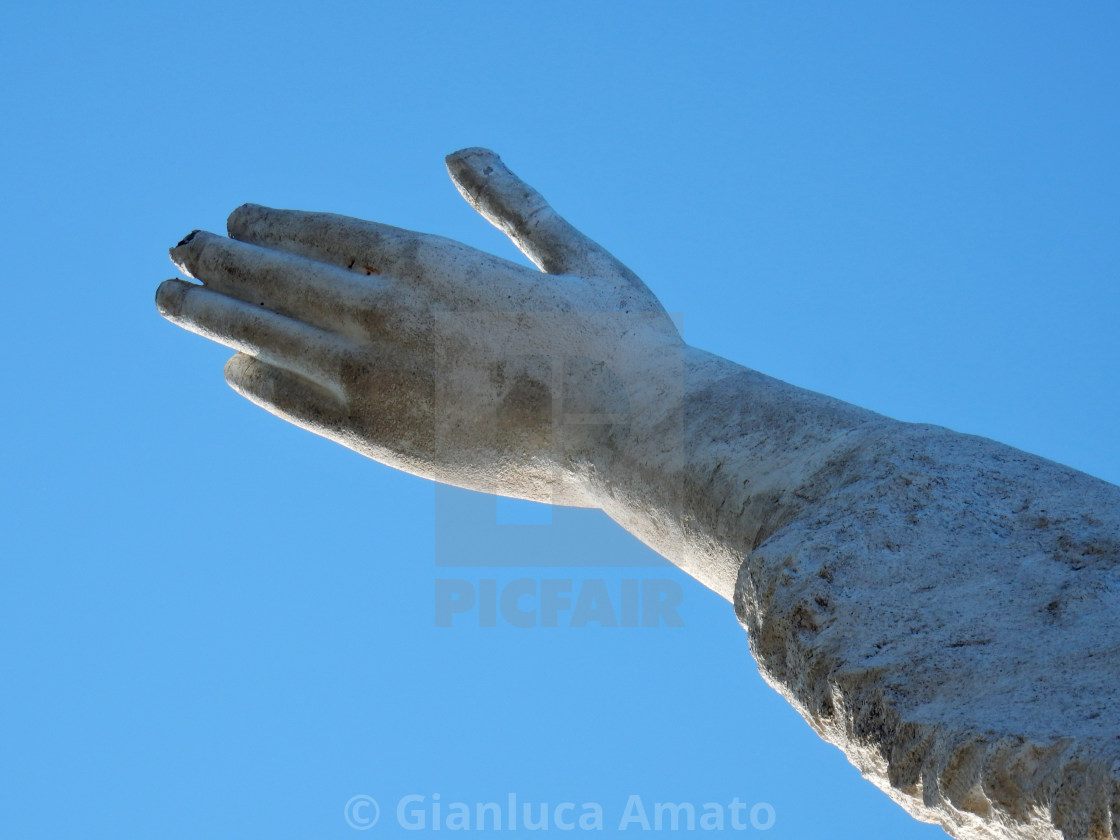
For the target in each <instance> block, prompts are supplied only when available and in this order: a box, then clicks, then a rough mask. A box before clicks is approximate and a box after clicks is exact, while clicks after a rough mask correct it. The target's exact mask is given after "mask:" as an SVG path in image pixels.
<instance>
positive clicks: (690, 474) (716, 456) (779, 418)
mask: <svg viewBox="0 0 1120 840" xmlns="http://www.w3.org/2000/svg"><path fill="white" fill-rule="evenodd" d="M662 375H663V376H665V377H675V378H676V379H677V381H675V382H674V383H672V384H670V385H662V386H661V387H660V388H652V389H651V388H650V387H649V386H648V385H647V386H645V391H647V392H648V391H651V390H652V391H653V392H654V393H655V394H656V396H654V397H647V400H646V402H647V404H645V405H636V406H632V412H633V413H634V414H636V415H637V414H640V413H642V412H645V413H648V415H649V416H651V417H653V418H656V419H654V420H652V421H647V422H645V423H641V422H639V421H635V422H634V424H633V426H632V429H631V435H630V437H629V438H627V439H626V443H625V444H624V445H622V446H620V447H618V449H619V451H618V452H616V453H615V454H614V455H613V456H612V457H610V458H609V459H608V462H609V463H610V464H611V467H610V468H609V469H608V470H607V471H606V475H605V476H604V478H605V480H602V481H599V482H597V486H596V491H597V492H596V495H597V499H596V501H597V503H598V504H599V505H600V506H601V507H602V508H603V510H604V511H605V512H606V513H607V514H608V515H609V516H611V518H612V519H614V520H615V521H616V522H618V523H619V524H620V525H622V527H624V528H626V529H627V530H628V531H630V532H631V533H633V534H634V535H635V536H637V537H638V538H639V539H641V540H642V541H643V542H645V543H646V544H647V545H649V546H650V547H652V548H653V549H655V550H656V551H658V552H659V553H661V554H662V555H663V556H665V557H667V558H668V559H669V560H671V561H672V562H674V563H675V564H676V565H678V566H680V567H681V568H682V569H683V570H685V571H686V572H688V573H689V574H690V575H692V576H693V577H695V578H697V579H698V580H700V581H701V582H702V583H704V584H705V585H706V586H708V587H709V588H711V589H712V590H714V591H716V592H718V593H719V594H720V595H723V596H724V597H725V598H726V599H727V600H729V601H730V600H732V598H733V591H734V586H735V578H736V575H737V573H738V570H739V566H740V564H741V563H742V561H743V559H744V558H745V557H746V556H747V555H748V554H749V553H750V551H751V550H752V549H754V548H756V547H757V546H758V545H759V544H760V543H762V542H763V540H765V539H766V538H767V537H768V536H769V535H770V534H772V533H773V532H774V531H775V530H777V529H778V528H779V527H781V526H782V525H783V524H786V523H788V522H790V521H791V520H792V519H793V518H795V517H796V516H797V515H798V514H799V513H800V512H802V511H805V510H807V509H808V508H809V506H810V503H811V501H812V499H813V497H814V496H815V495H819V494H820V493H821V492H822V490H823V487H822V484H821V481H822V479H821V474H822V471H827V470H828V468H829V466H830V464H833V465H834V464H836V463H839V462H843V461H845V460H846V458H847V457H848V456H849V455H850V453H851V452H853V451H854V450H855V449H856V448H858V447H860V446H861V445H862V441H863V439H864V438H865V437H866V434H861V430H862V431H863V432H865V433H866V432H869V430H870V427H872V426H874V427H875V428H876V429H877V430H878V433H882V434H887V433H889V431H888V430H889V428H891V427H900V426H902V425H903V424H900V423H897V422H896V421H892V420H889V419H888V418H885V417H883V416H881V415H878V414H875V413H874V412H871V411H867V410H865V409H861V408H858V407H856V406H853V405H850V404H848V403H845V402H842V401H840V400H836V399H832V398H830V397H826V396H823V395H821V394H816V393H813V392H811V391H806V390H804V389H801V388H797V387H795V386H792V385H789V384H787V383H785V382H782V381H780V380H777V379H773V378H771V377H768V376H765V375H764V374H761V373H758V372H757V371H753V370H750V369H749V368H745V367H743V366H741V365H738V364H736V363H734V362H731V361H729V360H727V359H723V358H720V357H718V356H715V355H713V354H710V353H706V352H704V351H701V350H697V349H695V348H689V347H686V348H684V349H683V351H682V352H681V355H680V360H679V364H678V365H677V366H676V369H675V370H673V371H672V372H666V373H664V374H662ZM666 395H671V396H669V397H668V399H665V396H666Z"/></svg>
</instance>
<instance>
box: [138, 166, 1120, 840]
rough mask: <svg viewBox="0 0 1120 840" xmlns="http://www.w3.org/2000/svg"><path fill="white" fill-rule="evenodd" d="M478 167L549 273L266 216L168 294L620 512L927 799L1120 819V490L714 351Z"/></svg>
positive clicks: (375, 229)
mask: <svg viewBox="0 0 1120 840" xmlns="http://www.w3.org/2000/svg"><path fill="white" fill-rule="evenodd" d="M447 162H448V170H449V172H450V173H451V176H452V179H453V181H454V182H455V184H456V186H457V187H458V189H459V191H460V192H461V193H462V194H463V196H464V197H465V198H466V199H467V200H468V201H469V202H470V203H471V204H472V205H473V206H474V207H475V208H476V209H477V210H478V211H479V212H480V213H481V214H482V215H483V216H485V217H486V218H487V219H488V220H489V221H491V222H492V223H493V224H494V225H495V226H497V227H498V228H499V229H501V230H502V231H504V232H505V233H506V234H507V235H508V236H509V237H510V238H511V239H512V240H513V242H514V243H515V244H516V245H517V246H518V248H520V249H521V251H522V252H523V253H524V254H525V255H526V256H527V257H528V258H529V259H530V260H532V261H533V262H534V263H535V264H536V265H537V266H538V268H540V269H541V271H539V272H534V271H532V270H530V269H527V268H525V267H523V266H520V265H517V264H514V263H511V262H508V261H506V260H503V259H500V258H498V257H495V256H492V255H490V254H486V253H483V252H480V251H477V250H475V249H473V248H469V247H467V246H464V245H462V244H460V243H457V242H454V241H451V240H448V239H444V238H442V237H437V236H431V235H428V234H420V233H415V232H411V231H406V230H401V229H399V228H394V227H390V226H388V225H382V224H376V223H372V222H364V221H359V220H355V219H350V218H345V217H341V216H335V215H330V214H324V213H306V212H297V211H287V210H273V209H268V208H264V207H259V206H255V205H245V206H243V207H241V208H238V209H237V210H236V211H234V213H233V214H232V215H231V216H230V218H229V223H228V228H229V231H228V232H229V237H228V238H227V237H221V236H216V235H214V234H209V233H204V232H198V231H196V232H195V233H192V234H191V235H190V236H188V237H187V238H186V239H184V240H183V241H182V242H181V243H180V244H179V245H178V246H176V247H175V248H173V249H172V251H171V254H172V258H173V260H174V262H175V263H176V265H177V266H179V268H180V269H181V270H182V271H183V273H184V274H186V275H187V276H188V277H191V278H196V279H197V280H199V281H201V285H197V284H192V283H188V282H185V281H182V280H168V281H166V282H165V283H163V284H162V285H161V286H160V288H159V291H158V292H157V296H156V301H157V305H158V307H159V310H160V312H161V313H162V314H163V315H164V316H165V317H166V318H168V319H169V320H171V321H173V322H174V323H176V324H178V325H180V326H182V327H184V328H186V329H188V330H191V331H193V332H196V333H199V334H201V335H203V336H205V337H207V338H210V339H212V340H215V341H218V342H221V343H222V344H225V345H227V346H229V347H230V348H232V349H234V350H235V351H237V353H236V355H235V356H233V358H231V359H230V361H229V362H228V364H227V365H226V370H225V373H226V379H227V381H228V382H229V383H230V384H231V385H232V386H233V388H234V389H236V390H237V391H238V392H239V393H241V394H243V395H244V396H246V397H248V398H249V399H250V400H252V401H254V402H256V403H257V404H259V405H261V406H263V407H264V408H266V409H267V410H269V411H271V412H273V413H274V414H277V415H279V416H280V417H283V418H284V419H287V420H289V421H290V422H293V423H295V424H296V425H299V426H301V427H303V428H306V429H308V430H310V431H313V432H315V433H316V434H320V435H323V436H325V437H327V438H330V439H332V440H335V441H337V442H339V443H342V444H343V445H345V446H348V447H350V448H352V449H355V450H357V451H358V452H361V453H362V454H364V455H367V456H369V457H371V458H373V459H374V460H377V461H380V462H382V463H385V464H389V465H391V466H394V467H397V468H399V469H403V470H406V471H408V472H410V473H413V474H416V475H420V476H424V477H428V478H432V479H434V480H437V481H442V482H446V483H449V484H454V485H457V486H461V487H466V488H470V489H474V490H481V491H485V492H492V493H498V494H502V495H509V496H515V497H518V498H523V499H530V500H534V501H542V502H553V503H556V504H562V505H577V506H584V507H597V508H600V509H602V510H604V511H605V512H606V513H607V514H608V515H609V516H611V518H613V519H614V520H615V521H616V522H618V523H619V524H620V525H622V527H624V528H626V529H627V530H628V531H630V532H631V533H633V534H634V535H635V536H637V537H638V538H639V539H641V540H642V541H643V542H645V543H646V544H647V545H649V546H651V547H652V548H653V549H655V550H656V551H658V552H659V553H661V554H662V555H664V556H665V557H667V558H668V559H669V560H671V561H672V562H674V563H675V564H677V565H678V566H680V567H681V568H682V569H683V570H685V571H686V572H688V573H689V574H690V575H692V576H693V577H695V578H697V579H698V580H700V581H701V582H702V583H704V584H705V585H707V586H708V587H710V588H711V589H713V590H714V591H716V592H718V593H719V594H721V595H722V596H723V597H725V598H726V599H727V600H728V601H731V602H733V603H734V605H735V609H736V613H737V615H738V617H739V619H740V621H741V622H742V623H743V624H744V626H745V627H746V628H747V630H748V635H749V639H750V644H751V649H752V651H753V653H754V655H755V659H756V661H757V662H758V665H759V668H760V670H761V672H762V674H763V676H764V677H765V678H766V679H767V680H768V681H769V682H770V683H771V684H772V685H773V686H774V687H775V688H776V689H777V690H779V691H780V692H781V693H782V694H783V695H784V696H785V697H786V698H787V699H788V700H789V701H790V702H791V703H792V704H793V705H794V706H795V707H796V708H797V709H798V711H799V712H800V713H801V714H802V715H803V716H804V717H805V718H806V720H807V721H808V722H809V723H810V725H812V726H813V727H814V728H815V729H816V730H817V731H818V732H819V733H820V734H821V735H822V737H824V738H826V739H828V740H829V741H831V742H832V743H835V744H836V745H838V746H839V747H840V748H841V749H843V750H844V751H845V752H846V754H847V755H848V757H849V759H850V760H851V761H852V762H853V763H854V764H856V766H857V767H859V768H860V770H861V771H862V772H863V773H864V774H865V775H866V776H868V777H869V778H870V779H871V780H872V781H873V782H875V783H876V784H877V785H879V786H880V787H881V788H882V789H883V790H884V791H886V792H887V793H888V794H889V795H890V796H892V798H894V799H895V800H896V801H898V802H899V803H900V804H902V805H903V806H904V807H905V808H907V809H908V810H909V811H910V812H911V813H912V814H914V815H915V816H916V817H918V818H919V819H923V820H927V821H931V822H939V823H940V824H942V825H943V826H944V827H945V828H946V829H947V830H949V831H950V832H951V833H953V834H956V835H957V836H960V837H1051V836H1065V837H1067V838H1082V837H1086V838H1087V837H1109V836H1111V837H1120V817H1118V815H1120V782H1118V777H1120V715H1118V711H1117V710H1118V709H1120V609H1118V607H1117V604H1118V603H1120V488H1116V487H1114V486H1112V485H1110V484H1107V483H1105V482H1102V481H1099V480H1097V479H1094V478H1092V477H1090V476H1087V475H1084V474H1082V473H1078V472H1076V471H1074V470H1071V469H1068V468H1066V467H1062V466H1060V465H1057V464H1054V463H1052V462H1049V461H1045V460H1044V459H1041V458H1037V457H1035V456H1031V455H1027V454H1025V453H1022V452H1018V451H1016V450H1014V449H1011V448H1009V447H1005V446H1002V445H1000V444H997V443H993V442H991V441H987V440H984V439H981V438H975V437H970V436H966V435H959V434H955V433H953V432H949V431H947V430H944V429H939V428H936V427H930V426H920V425H912V424H904V423H900V422H897V421H894V420H890V419H888V418H885V417H882V416H880V415H877V414H875V413H873V412H870V411H866V410H864V409H861V408H857V407H855V406H851V405H848V404H846V403H843V402H840V401H838V400H834V399H831V398H828V397H824V396H821V395H819V394H814V393H811V392H808V391H805V390H802V389H799V388H795V387H793V386H791V385H788V384H786V383H783V382H780V381H777V380H774V379H771V378H769V377H766V376H764V375H762V374H759V373H757V372H754V371H751V370H749V369H747V368H744V367H742V366H740V365H737V364H735V363H733V362H730V361H728V360H726V359H722V358H719V357H716V356H713V355H711V354H708V353H705V352H703V351H701V350H698V349H696V348H693V347H690V346H688V345H686V344H685V343H684V342H683V341H682V339H681V338H680V335H679V334H678V332H677V330H676V328H675V326H674V325H673V322H672V320H671V319H670V318H669V316H668V315H667V314H666V313H665V311H664V310H663V308H662V307H661V305H660V303H658V301H657V299H656V298H655V297H654V296H653V294H652V293H651V292H650V291H649V289H647V288H646V286H645V285H644V284H643V283H642V282H641V280H639V279H638V278H637V277H636V276H635V275H634V274H633V273H632V272H631V271H629V269H627V268H626V267H625V266H623V265H622V264H621V263H619V262H618V261H617V260H616V259H615V258H614V257H612V256H611V255H610V254H609V253H608V252H606V251H605V250H604V249H603V248H601V247H600V246H598V245H597V244H595V243H594V242H592V241H591V240H590V239H588V238H587V237H585V236H583V235H582V234H580V233H579V232H578V231H576V230H575V229H574V228H573V227H572V226H571V225H569V224H568V223H567V222H566V221H564V220H563V219H562V218H561V217H560V216H558V215H557V214H556V213H555V211H553V210H552V208H550V207H549V206H548V204H547V203H545V201H544V200H543V199H542V198H541V196H540V195H539V194H538V193H536V192H535V191H534V190H533V189H532V188H530V187H528V186H527V185H526V184H524V183H523V182H522V181H520V180H519V179H518V178H517V177H516V176H514V175H513V174H512V173H511V172H510V171H509V170H508V169H507V168H506V167H505V166H504V165H503V164H502V162H501V161H500V160H499V159H498V157H497V156H496V155H494V154H493V153H492V152H488V151H486V150H482V149H466V150H463V151H461V152H457V153H455V154H453V155H451V156H450V157H449V158H448V161H447ZM1055 832H1058V834H1055Z"/></svg>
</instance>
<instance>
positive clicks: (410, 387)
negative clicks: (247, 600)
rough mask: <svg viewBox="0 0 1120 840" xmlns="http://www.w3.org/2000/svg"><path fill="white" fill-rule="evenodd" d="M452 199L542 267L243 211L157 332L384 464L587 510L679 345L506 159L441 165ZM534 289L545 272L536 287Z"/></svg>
mask: <svg viewBox="0 0 1120 840" xmlns="http://www.w3.org/2000/svg"><path fill="white" fill-rule="evenodd" d="M447 167H448V171H449V172H450V174H451V177H452V180H453V181H454V183H455V185H456V187H457V188H458V189H459V191H460V193H462V195H463V196H464V197H465V198H466V199H467V201H469V202H470V203H471V205H472V206H473V207H474V208H475V209H476V210H477V211H478V212H479V213H481V214H482V215H483V216H485V217H486V218H487V219H488V220H489V221H490V222H491V223H492V224H494V225H495V226H496V227H498V228H499V229H500V230H502V231H503V232H504V233H506V234H507V235H508V236H509V237H510V238H511V239H512V240H513V242H514V243H515V244H516V245H517V247H518V248H519V249H520V250H521V251H522V252H523V253H524V254H525V255H526V256H527V257H528V258H529V259H530V260H532V261H533V262H534V263H535V264H536V265H537V266H538V267H539V268H540V270H541V271H540V272H537V271H533V270H531V269H529V268H526V267H524V266H522V265H518V264H515V263H513V262H509V261H507V260H504V259H501V258H499V257H496V256H493V255H491V254H487V253H484V252H481V251H478V250H475V249H473V248H470V247H468V246H466V245H462V244H460V243H458V242H455V241H452V240H450V239H445V238H443V237H439V236H433V235H430V234H424V233H416V232H413V231H409V230H402V229H400V228H395V227H390V226H388V225H384V224H378V223H375V222H366V221H361V220H358V219H352V218H348V217H344V216H338V215H332V214H328V213H311V212H299V211H291V210H274V209H270V208H266V207H261V206H257V205H251V204H247V205H244V206H242V207H239V208H238V209H237V210H235V211H234V212H233V213H232V215H230V217H229V221H228V233H229V237H228V238H226V237H222V236H218V235H215V234H212V233H206V232H203V231H195V232H194V233H192V234H190V235H189V236H188V237H187V238H186V239H184V240H183V241H182V242H180V243H179V244H178V245H177V246H176V247H175V248H173V249H171V257H172V260H173V261H174V263H175V264H176V266H178V267H179V269H180V270H181V271H182V272H183V273H184V274H186V275H187V276H188V277H191V278H194V279H197V280H198V281H200V283H201V285H198V284H194V283H188V282H185V281H183V280H168V281H166V282H164V283H163V284H162V285H161V286H160V287H159V290H158V292H157V294H156V302H157V305H158V307H159V310H160V312H161V314H163V315H164V317H166V318H168V319H169V320H170V321H172V322H174V323H176V324H178V325H179V326H181V327H184V328H185V329H188V330H190V331H192V332H195V333H198V334H199V335H202V336H204V337H206V338H209V339H211V340H214V341H217V342H220V343H221V344H224V345H226V346H227V347H230V348H232V349H234V350H236V351H237V354H236V355H235V356H233V357H232V358H231V359H230V360H229V362H228V363H227V365H226V368H225V375H226V380H227V381H228V382H229V384H230V385H232V386H233V388H234V389H235V390H236V391H238V392H239V393H240V394H242V395H244V396H245V397H247V398H249V399H250V400H252V401H253V402H255V403H257V404H258V405H261V406H262V407H264V408H266V409H267V410H269V411H271V412H272V413H274V414H277V415H279V416H280V417H283V418H284V419H286V420H289V421H290V422H292V423H294V424H296V425H298V426H301V427H303V428H305V429H308V430H310V431H313V432H316V433H318V434H320V435H323V436H325V437H328V438H330V439H332V440H335V441H338V442H339V443H342V444H344V445H346V446H348V447H351V448H353V449H355V450H358V451H359V452H361V453H363V454H365V455H368V456H369V457H371V458H374V459H375V460H377V461H380V462H383V463H386V464H389V465H391V466H394V467H397V468H400V469H403V470H406V471H408V472H410V473H413V474H417V475H421V476H424V477H427V478H433V479H436V480H438V481H442V482H445V483H449V484H454V485H457V486H461V487H467V488H470V489H476V490H484V491H489V492H497V493H500V494H504V495H510V496H516V497H519V498H526V499H532V500H537V501H549V502H556V503H560V504H569V505H584V506H587V505H592V504H594V502H593V501H591V500H590V497H589V490H588V483H589V481H590V480H591V479H590V476H591V475H592V474H593V473H594V472H595V471H596V469H598V468H599V466H598V465H599V464H600V462H602V461H603V460H604V459H605V458H608V457H609V451H608V450H609V449H610V446H611V440H612V438H615V437H617V436H618V434H619V433H618V428H619V427H620V424H621V425H625V417H624V415H626V414H627V412H628V410H629V406H630V400H629V397H628V387H629V384H630V383H632V382H635V381H640V382H643V383H649V382H651V381H657V380H658V377H659V375H660V374H659V372H658V369H659V367H664V366H663V365H661V364H660V359H661V358H662V357H663V356H666V355H671V354H673V353H674V352H678V350H679V347H680V346H681V339H680V337H679V335H678V333H677V330H676V329H675V327H674V326H673V324H672V322H671V321H670V319H669V318H668V316H667V315H666V313H665V311H664V310H663V309H662V307H661V305H660V304H659V303H658V301H657V299H656V298H655V297H654V296H653V294H652V293H651V292H650V291H649V289H647V288H646V286H645V285H644V284H643V283H642V282H641V280H639V279H638V278H637V276H636V275H634V274H633V273H632V272H631V271H630V270H629V269H627V268H626V267H625V266H624V265H622V263H620V262H619V261H618V260H616V259H615V258H614V257H613V256H611V255H610V254H609V253H608V252H607V251H605V250H604V249H603V248H602V247H600V246H599V245H597V244H596V243H594V242H593V241H591V240H590V239H588V238H587V237H586V236H584V235H583V234H581V233H579V232H578V231H577V230H576V229H575V228H573V227H572V226H571V225H570V224H568V223H567V222H566V221H565V220H564V219H563V218H561V217H560V216H559V215H558V214H557V213H556V212H555V211H554V210H553V209H552V208H551V207H550V206H549V205H548V204H547V203H546V202H545V201H544V199H543V198H542V197H541V196H540V194H538V193H537V192H536V191H535V190H533V189H532V188H531V187H529V186H528V185H526V184H525V183H524V182H522V181H521V180H520V179H519V178H517V177H516V176H515V175H514V174H513V173H512V172H510V170H509V169H507V168H506V167H505V165H504V164H503V163H502V162H501V160H500V159H499V158H498V156H497V155H496V154H494V153H493V152H490V151H487V150H485V149H465V150H463V151H460V152H456V153H455V154H452V155H450V156H449V157H448V158H447ZM542 272H543V273H542Z"/></svg>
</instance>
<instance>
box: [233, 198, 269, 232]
mask: <svg viewBox="0 0 1120 840" xmlns="http://www.w3.org/2000/svg"><path fill="white" fill-rule="evenodd" d="M267 213H268V208H267V207H264V206H262V205H260V204H242V205H241V206H240V207H238V208H237V209H236V210H234V211H233V212H232V213H230V214H229V217H228V218H227V219H226V233H227V234H228V235H229V237H230V238H231V239H245V238H246V237H247V236H248V234H249V232H250V231H251V230H252V228H253V226H254V225H255V224H256V223H257V222H259V221H260V220H261V219H263V218H264V216H265V215H266V214H267Z"/></svg>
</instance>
